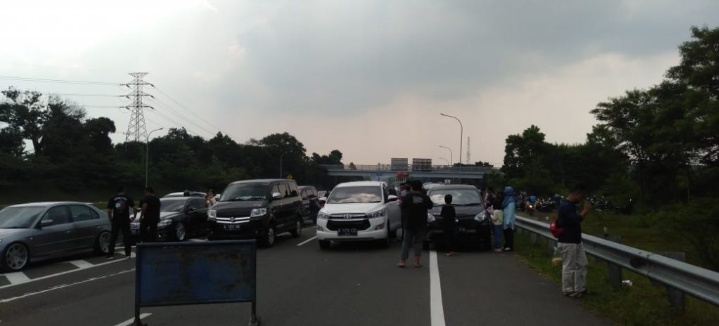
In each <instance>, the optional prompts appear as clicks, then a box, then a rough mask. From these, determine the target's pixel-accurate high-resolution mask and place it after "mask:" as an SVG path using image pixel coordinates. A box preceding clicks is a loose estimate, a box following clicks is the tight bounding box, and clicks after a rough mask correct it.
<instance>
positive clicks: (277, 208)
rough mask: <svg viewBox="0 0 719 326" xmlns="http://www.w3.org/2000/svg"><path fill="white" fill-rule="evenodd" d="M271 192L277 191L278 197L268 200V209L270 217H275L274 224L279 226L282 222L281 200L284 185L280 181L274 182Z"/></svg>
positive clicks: (283, 194) (283, 193)
mask: <svg viewBox="0 0 719 326" xmlns="http://www.w3.org/2000/svg"><path fill="white" fill-rule="evenodd" d="M272 193H273V194H275V193H279V194H280V196H279V198H272V201H270V204H269V205H268V210H269V211H270V213H271V214H272V217H273V218H274V219H275V225H277V227H280V225H281V224H282V219H283V217H282V215H283V214H284V212H283V211H282V209H283V208H282V200H283V199H284V197H285V186H284V185H283V184H281V183H275V184H274V185H273V186H272Z"/></svg>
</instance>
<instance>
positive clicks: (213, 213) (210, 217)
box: [207, 209, 217, 222]
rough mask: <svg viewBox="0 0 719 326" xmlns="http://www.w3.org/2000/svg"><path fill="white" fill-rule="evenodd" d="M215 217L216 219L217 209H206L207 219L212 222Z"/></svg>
mask: <svg viewBox="0 0 719 326" xmlns="http://www.w3.org/2000/svg"><path fill="white" fill-rule="evenodd" d="M215 219H217V210H216V209H211V210H209V211H207V221H208V222H214V221H215Z"/></svg>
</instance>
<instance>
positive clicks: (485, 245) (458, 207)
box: [426, 185, 492, 250]
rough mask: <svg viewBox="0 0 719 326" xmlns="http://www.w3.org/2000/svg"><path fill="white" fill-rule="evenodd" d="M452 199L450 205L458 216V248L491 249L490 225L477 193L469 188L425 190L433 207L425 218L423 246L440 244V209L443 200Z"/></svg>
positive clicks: (452, 186) (441, 235)
mask: <svg viewBox="0 0 719 326" xmlns="http://www.w3.org/2000/svg"><path fill="white" fill-rule="evenodd" d="M447 194H450V195H452V205H453V206H454V209H455V212H456V214H457V220H458V221H457V228H458V231H459V233H458V242H459V243H460V244H471V245H478V246H479V247H480V248H482V249H485V250H489V249H491V248H492V222H491V220H490V218H489V216H487V215H486V213H485V210H484V203H483V201H482V196H481V195H480V191H479V189H477V187H475V186H471V185H434V186H432V187H431V188H430V189H429V190H427V195H428V196H429V198H430V199H432V202H433V203H434V207H433V208H432V209H431V210H430V212H429V214H431V215H432V216H431V217H429V216H428V221H429V220H433V221H431V222H428V232H427V239H426V243H429V242H432V241H439V240H442V239H441V237H444V236H445V235H444V232H443V231H442V227H441V225H442V216H440V215H439V214H440V212H441V211H442V205H444V196H445V195H447Z"/></svg>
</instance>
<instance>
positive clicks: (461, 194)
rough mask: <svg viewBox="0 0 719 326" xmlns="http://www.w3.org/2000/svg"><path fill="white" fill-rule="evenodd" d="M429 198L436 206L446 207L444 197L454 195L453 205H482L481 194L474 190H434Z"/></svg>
mask: <svg viewBox="0 0 719 326" xmlns="http://www.w3.org/2000/svg"><path fill="white" fill-rule="evenodd" d="M428 195H429V198H430V199H432V202H433V203H434V204H435V205H444V196H446V195H452V204H453V205H456V206H474V205H481V204H482V200H481V199H480V198H479V192H478V191H477V190H474V189H432V190H430V191H429V194H428Z"/></svg>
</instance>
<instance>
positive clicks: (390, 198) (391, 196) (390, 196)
mask: <svg viewBox="0 0 719 326" xmlns="http://www.w3.org/2000/svg"><path fill="white" fill-rule="evenodd" d="M387 201H388V202H391V201H397V196H395V195H389V196H387Z"/></svg>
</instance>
